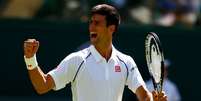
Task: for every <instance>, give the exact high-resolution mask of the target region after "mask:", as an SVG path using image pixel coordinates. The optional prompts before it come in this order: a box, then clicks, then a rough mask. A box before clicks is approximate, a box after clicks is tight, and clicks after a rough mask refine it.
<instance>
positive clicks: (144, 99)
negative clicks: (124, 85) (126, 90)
mask: <svg viewBox="0 0 201 101" xmlns="http://www.w3.org/2000/svg"><path fill="white" fill-rule="evenodd" d="M136 95H137V98H138V100H139V101H152V95H151V93H150V92H149V91H148V90H147V89H146V88H144V87H143V86H140V87H138V88H137V90H136Z"/></svg>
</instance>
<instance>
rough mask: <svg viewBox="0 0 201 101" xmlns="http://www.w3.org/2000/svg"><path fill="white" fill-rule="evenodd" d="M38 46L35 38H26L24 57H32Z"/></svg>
mask: <svg viewBox="0 0 201 101" xmlns="http://www.w3.org/2000/svg"><path fill="white" fill-rule="evenodd" d="M38 48H39V41H36V40H35V39H27V40H26V41H24V55H25V56H26V58H30V57H32V56H33V55H34V54H35V53H36V52H37V51H38Z"/></svg>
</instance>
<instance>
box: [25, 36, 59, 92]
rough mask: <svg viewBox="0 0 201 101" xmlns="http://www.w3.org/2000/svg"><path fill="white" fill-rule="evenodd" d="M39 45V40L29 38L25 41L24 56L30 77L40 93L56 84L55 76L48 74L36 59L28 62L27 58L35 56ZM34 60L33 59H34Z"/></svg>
mask: <svg viewBox="0 0 201 101" xmlns="http://www.w3.org/2000/svg"><path fill="white" fill-rule="evenodd" d="M38 47H39V42H38V41H36V40H35V39H28V40H26V41H25V42H24V56H25V62H26V65H27V68H28V73H29V77H30V79H31V82H32V84H33V86H34V88H35V90H36V91H37V93H38V94H43V93H46V92H48V91H50V90H51V89H52V88H53V87H54V86H55V84H54V81H53V78H52V77H51V76H50V75H46V74H44V73H43V71H42V70H41V69H40V68H39V66H37V63H35V62H37V61H36V59H35V60H34V62H33V63H32V62H27V61H26V60H27V59H31V58H34V56H35V54H36V52H37V50H38ZM32 61H33V60H32Z"/></svg>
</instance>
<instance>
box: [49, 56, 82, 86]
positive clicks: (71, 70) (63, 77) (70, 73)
mask: <svg viewBox="0 0 201 101" xmlns="http://www.w3.org/2000/svg"><path fill="white" fill-rule="evenodd" d="M78 60H79V59H78V58H77V57H76V56H75V54H74V53H73V54H70V55H69V56H67V57H66V58H65V59H64V60H62V61H61V63H60V64H59V65H58V66H57V68H55V69H53V70H52V71H50V72H49V73H48V74H49V75H51V77H52V78H53V80H54V83H55V87H54V88H53V90H59V89H62V88H64V87H65V86H66V84H68V83H70V82H71V81H72V80H73V78H74V75H75V74H76V69H77V64H78V63H79V61H78Z"/></svg>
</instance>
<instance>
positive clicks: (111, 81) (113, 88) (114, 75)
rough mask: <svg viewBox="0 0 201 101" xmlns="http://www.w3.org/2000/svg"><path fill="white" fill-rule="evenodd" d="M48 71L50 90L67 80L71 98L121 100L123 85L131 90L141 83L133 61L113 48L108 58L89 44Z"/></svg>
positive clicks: (59, 86) (76, 100) (75, 99)
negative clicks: (52, 83) (50, 80)
mask: <svg viewBox="0 0 201 101" xmlns="http://www.w3.org/2000/svg"><path fill="white" fill-rule="evenodd" d="M48 74H50V75H51V76H52V78H53V79H54V82H55V88H54V90H59V89H61V88H64V87H65V86H66V84H68V83H71V85H72V87H71V89H72V94H73V101H121V100H122V95H123V90H124V87H125V85H128V88H129V89H131V90H132V91H133V92H134V93H135V92H136V89H137V88H138V87H139V86H141V85H142V86H144V85H145V83H144V81H143V79H142V77H141V74H140V73H139V71H138V68H137V66H136V64H135V62H134V60H133V59H132V58H131V57H130V56H127V55H124V54H123V53H120V52H119V51H118V50H116V49H115V48H114V47H112V55H111V57H110V59H109V60H108V61H106V60H105V58H103V57H102V56H101V55H100V54H99V53H98V51H97V50H96V49H95V47H94V46H93V45H91V46H90V47H88V48H86V49H84V50H81V51H78V52H75V53H72V54H70V55H68V56H67V57H66V58H65V59H64V60H63V61H62V62H61V63H60V64H59V65H58V67H57V68H56V69H54V70H52V71H50V72H49V73H48Z"/></svg>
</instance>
